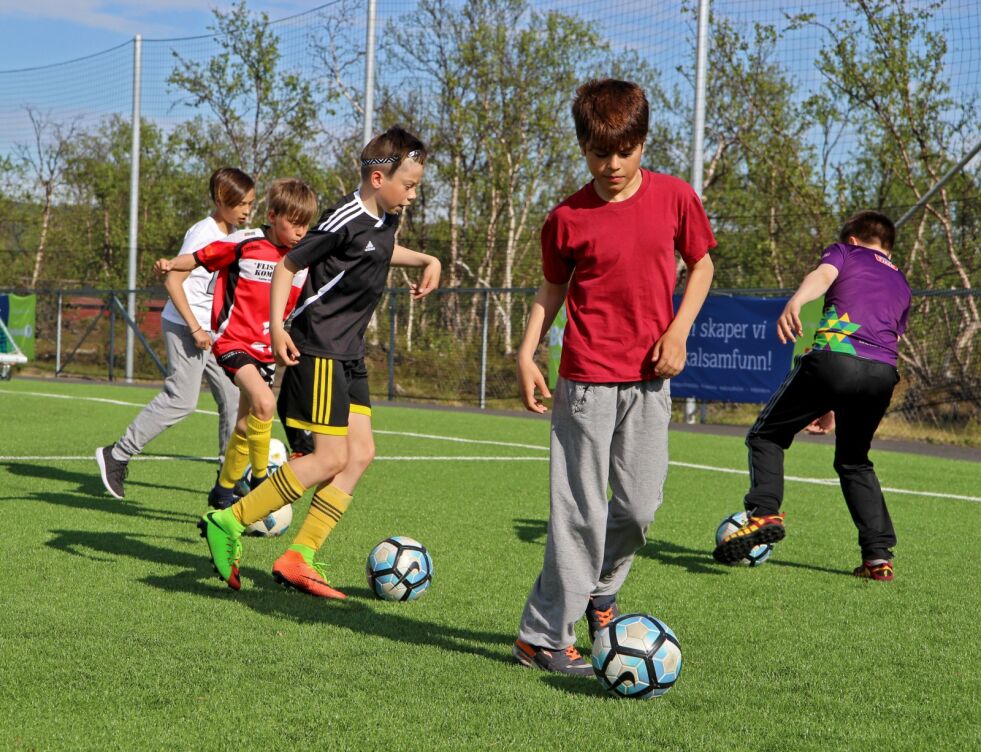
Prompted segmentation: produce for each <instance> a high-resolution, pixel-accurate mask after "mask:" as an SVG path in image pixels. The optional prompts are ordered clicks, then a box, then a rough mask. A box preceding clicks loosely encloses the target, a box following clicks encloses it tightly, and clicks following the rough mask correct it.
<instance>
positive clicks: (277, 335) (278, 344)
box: [269, 328, 300, 366]
mask: <svg viewBox="0 0 981 752" xmlns="http://www.w3.org/2000/svg"><path fill="white" fill-rule="evenodd" d="M269 339H270V342H271V344H272V349H273V356H274V357H275V358H276V362H277V363H278V364H279V365H281V366H295V365H296V364H297V363H299V362H300V351H299V350H297V349H296V345H294V344H293V338H292V337H290V335H289V334H287V332H286V330H285V329H282V328H279V329H273V330H271V331H270V332H269Z"/></svg>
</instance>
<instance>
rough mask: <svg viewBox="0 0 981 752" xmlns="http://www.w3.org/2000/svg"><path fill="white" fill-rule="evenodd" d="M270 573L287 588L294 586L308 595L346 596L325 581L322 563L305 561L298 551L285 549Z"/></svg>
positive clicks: (339, 598)
mask: <svg viewBox="0 0 981 752" xmlns="http://www.w3.org/2000/svg"><path fill="white" fill-rule="evenodd" d="M311 559H312V557H311ZM272 573H273V577H274V578H275V579H276V582H278V583H280V584H281V585H285V586H286V587H288V588H296V589H297V590H299V591H301V592H303V593H307V594H308V595H313V596H316V597H318V598H333V599H335V600H344V599H345V598H347V596H346V595H344V593H342V592H341V591H340V590H335V589H334V588H332V587H331V586H330V583H329V582H327V571H326V568H325V567H324V565H323V564H321V563H320V562H316V561H312V560H311V561H307V559H306V558H305V557H304V556H303V554H302V553H300V552H299V551H294V550H293V549H289V550H287V551H286V553H285V554H283V555H282V556H280V557H279V558H278V559H276V562H275V563H274V564H273V569H272Z"/></svg>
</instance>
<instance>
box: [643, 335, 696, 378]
mask: <svg viewBox="0 0 981 752" xmlns="http://www.w3.org/2000/svg"><path fill="white" fill-rule="evenodd" d="M685 335H687V332H686V333H685ZM687 354H688V347H687V345H686V342H685V336H678V335H676V334H673V333H672V332H670V331H667V332H665V333H664V335H663V336H662V337H661V339H659V340H658V341H657V342H656V343H655V344H654V350H653V352H652V353H651V361H652V362H653V363H654V374H655V375H656V376H657V377H658V378H661V379H670V378H673V377H675V376H677V375H678V374H679V373H681V372H682V371H683V370H684V368H685V357H686V356H687Z"/></svg>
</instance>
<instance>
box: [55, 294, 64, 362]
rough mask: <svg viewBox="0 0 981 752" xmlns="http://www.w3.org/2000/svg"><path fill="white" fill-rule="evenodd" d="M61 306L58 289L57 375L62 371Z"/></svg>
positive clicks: (56, 328)
mask: <svg viewBox="0 0 981 752" xmlns="http://www.w3.org/2000/svg"><path fill="white" fill-rule="evenodd" d="M61 306H62V295H61V290H58V318H57V321H56V323H55V376H57V375H58V374H59V373H61Z"/></svg>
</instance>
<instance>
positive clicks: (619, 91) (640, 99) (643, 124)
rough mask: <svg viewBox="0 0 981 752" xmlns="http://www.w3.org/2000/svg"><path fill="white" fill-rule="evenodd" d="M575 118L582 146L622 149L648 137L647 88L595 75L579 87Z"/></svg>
mask: <svg viewBox="0 0 981 752" xmlns="http://www.w3.org/2000/svg"><path fill="white" fill-rule="evenodd" d="M572 119H573V121H574V122H575V124H576V138H577V139H578V140H579V145H580V146H581V147H582V148H584V149H585V148H586V147H587V146H589V147H591V148H593V149H598V150H600V151H621V150H624V149H633V148H634V147H635V146H638V145H640V144H643V143H644V141H645V140H646V139H647V130H648V127H649V125H650V106H649V105H648V103H647V96H646V95H645V94H644V90H643V89H642V88H640V87H639V86H638V85H637V84H635V83H633V82H631V81H619V80H617V79H615V78H603V79H594V80H592V81H587V82H586V83H584V84H583V85H582V86H580V87H579V88H578V89H576V97H575V99H573V100H572Z"/></svg>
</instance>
